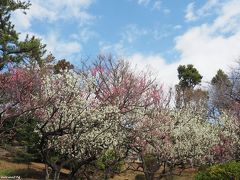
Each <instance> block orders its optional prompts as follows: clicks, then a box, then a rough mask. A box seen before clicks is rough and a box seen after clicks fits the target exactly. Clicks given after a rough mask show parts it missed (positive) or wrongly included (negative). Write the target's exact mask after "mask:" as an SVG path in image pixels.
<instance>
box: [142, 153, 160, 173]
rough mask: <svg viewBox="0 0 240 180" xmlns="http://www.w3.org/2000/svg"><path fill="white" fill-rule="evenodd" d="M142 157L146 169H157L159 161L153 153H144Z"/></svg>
mask: <svg viewBox="0 0 240 180" xmlns="http://www.w3.org/2000/svg"><path fill="white" fill-rule="evenodd" d="M143 159H144V160H143V161H144V166H145V167H146V169H147V171H149V172H153V173H154V172H156V171H157V170H158V169H159V162H158V159H157V157H156V156H155V155H153V154H146V155H145V156H144V158H143Z"/></svg>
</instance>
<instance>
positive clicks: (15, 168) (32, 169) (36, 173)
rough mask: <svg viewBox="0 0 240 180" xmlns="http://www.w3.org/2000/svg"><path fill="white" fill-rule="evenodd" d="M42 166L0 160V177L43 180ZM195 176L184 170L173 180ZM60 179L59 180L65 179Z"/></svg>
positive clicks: (120, 178) (126, 176)
mask: <svg viewBox="0 0 240 180" xmlns="http://www.w3.org/2000/svg"><path fill="white" fill-rule="evenodd" d="M44 167H45V166H44V164H42V163H34V162H32V163H31V164H30V165H28V164H23V163H14V162H11V161H10V160H0V177H1V176H20V177H21V178H24V179H27V180H30V179H31V180H32V179H44ZM61 172H62V177H65V178H66V177H67V174H68V173H69V171H68V170H66V169H63V170H62V171H61ZM137 174H139V172H134V171H128V172H126V173H122V174H120V175H115V176H114V178H111V180H134V179H135V176H136V175H137ZM194 174H195V171H194V170H191V169H186V170H185V171H184V172H183V173H182V176H174V178H173V179H174V180H191V179H193V177H194ZM65 178H61V179H65Z"/></svg>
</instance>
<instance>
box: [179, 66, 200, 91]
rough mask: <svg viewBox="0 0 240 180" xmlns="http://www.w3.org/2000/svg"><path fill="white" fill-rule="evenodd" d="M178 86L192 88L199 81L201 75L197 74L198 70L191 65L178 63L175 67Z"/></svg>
mask: <svg viewBox="0 0 240 180" xmlns="http://www.w3.org/2000/svg"><path fill="white" fill-rule="evenodd" d="M177 71H178V79H179V86H180V87H181V88H192V89H193V88H194V87H195V86H196V85H198V84H200V83H201V80H202V76H201V75H200V74H199V72H198V70H197V69H196V68H195V67H194V66H193V65H192V64H188V65H187V66H185V65H180V66H179V67H178V69H177Z"/></svg>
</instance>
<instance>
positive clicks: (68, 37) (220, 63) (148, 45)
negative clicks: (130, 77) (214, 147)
mask: <svg viewBox="0 0 240 180" xmlns="http://www.w3.org/2000/svg"><path fill="white" fill-rule="evenodd" d="M30 1H31V4H32V6H31V7H30V9H29V10H28V11H27V15H24V14H22V12H21V11H19V12H16V13H15V14H14V15H13V21H14V23H15V24H16V28H17V30H18V31H19V32H21V34H22V36H24V35H25V34H26V33H28V34H33V35H36V36H37V37H39V38H41V39H42V40H43V42H44V43H46V44H47V45H48V46H47V48H48V50H49V51H51V52H52V53H53V54H54V56H55V57H57V58H59V59H63V58H66V59H68V60H69V61H71V62H72V63H74V64H76V65H77V64H78V63H79V61H80V60H81V59H82V58H85V57H88V58H90V59H91V58H92V59H94V58H95V57H96V56H97V55H98V54H99V53H112V54H115V55H118V56H121V57H124V58H125V59H126V60H128V61H130V62H131V63H133V64H137V65H138V67H139V68H146V67H148V68H151V69H152V70H153V72H154V73H156V74H157V75H159V78H160V80H161V81H162V82H164V83H166V84H168V85H173V84H175V83H176V82H177V70H176V69H177V67H178V65H179V64H194V65H195V67H197V69H198V70H199V71H200V73H201V74H202V75H203V76H204V79H203V80H204V81H205V82H206V81H209V80H210V79H211V78H212V76H214V74H215V73H216V71H217V70H218V69H219V68H222V69H224V70H225V71H228V69H229V67H231V66H232V65H233V64H234V63H235V62H236V60H237V59H239V57H240V28H239V27H240V0H195V1H193V0H63V1H62V0H30Z"/></svg>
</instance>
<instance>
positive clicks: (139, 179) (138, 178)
mask: <svg viewBox="0 0 240 180" xmlns="http://www.w3.org/2000/svg"><path fill="white" fill-rule="evenodd" d="M135 180H146V178H145V176H144V175H143V174H137V175H136V176H135Z"/></svg>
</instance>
